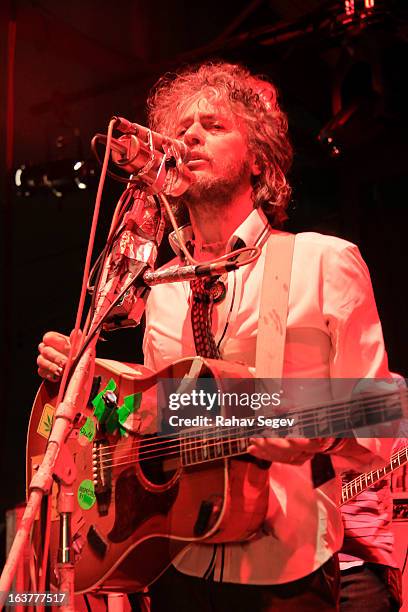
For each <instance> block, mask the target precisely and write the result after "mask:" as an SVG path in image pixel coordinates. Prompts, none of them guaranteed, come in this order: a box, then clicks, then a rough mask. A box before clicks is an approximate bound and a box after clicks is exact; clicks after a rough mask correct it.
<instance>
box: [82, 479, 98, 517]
mask: <svg viewBox="0 0 408 612" xmlns="http://www.w3.org/2000/svg"><path fill="white" fill-rule="evenodd" d="M95 501H96V497H95V488H94V484H93V482H92V480H83V481H82V482H81V484H80V485H79V487H78V504H79V505H80V506H81V508H82V509H83V510H89V509H90V508H92V506H93V505H94V503H95Z"/></svg>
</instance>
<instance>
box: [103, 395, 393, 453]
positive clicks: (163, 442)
mask: <svg viewBox="0 0 408 612" xmlns="http://www.w3.org/2000/svg"><path fill="white" fill-rule="evenodd" d="M382 410H383V409H382V406H379V407H378V408H377V406H376V405H375V404H373V405H372V406H371V407H370V411H369V412H370V415H373V414H374V413H376V412H380V413H381V412H382ZM367 411H368V409H367ZM336 421H340V422H342V421H343V422H344V421H345V419H344V418H341V419H336V418H333V419H332V424H333V427H335V423H336ZM366 426H367V425H366ZM349 429H353V427H352V425H351V424H350V423H348V427H347V428H346V429H344V426H343V433H346V432H347V431H348V430H349ZM234 430H235V431H234ZM204 431H205V430H204ZM264 431H265V428H264V427H261V426H257V427H254V428H251V427H248V428H246V429H244V428H242V427H235V428H228V437H227V434H226V433H225V432H224V431H223V430H222V429H217V430H216V431H214V428H211V429H208V430H207V437H206V439H205V440H204V441H203V443H202V444H200V439H201V438H202V436H203V433H201V434H200V435H199V436H194V434H193V433H188V434H186V433H185V432H184V433H181V434H178V437H177V438H170V439H157V437H155V438H154V439H155V442H149V443H146V442H145V441H146V440H149V439H150V440H151V439H152V438H151V437H148V438H145V439H144V440H142V443H143V445H142V446H143V451H142V453H141V454H144V455H149V454H150V457H151V458H154V457H155V455H153V454H152V453H154V452H155V450H156V449H157V450H162V449H163V448H166V449H171V448H177V449H178V448H179V444H180V441H182V442H183V444H184V447H185V448H186V450H187V451H189V450H190V449H189V448H188V444H189V445H190V447H191V448H193V447H194V449H195V450H200V448H204V447H208V446H211V444H210V440H211V439H215V440H216V442H215V443H214V444H213V446H217V445H219V444H220V440H221V443H224V444H227V443H228V442H229V441H231V442H233V441H235V440H238V439H242V440H245V439H247V438H248V437H254V435H255V434H257V433H258V434H261V433H263V432H264ZM321 433H322V432H321ZM337 433H341V430H337ZM204 435H205V434H204ZM189 436H190V439H188V437H189ZM237 436H238V437H237ZM274 437H276V438H278V437H282V436H274ZM297 437H299V436H297ZM312 437H319V436H317V435H316V434H315V435H314V436H312ZM320 437H321V436H320ZM139 440H140V438H139V439H138V441H139ZM109 449H114V451H113V452H112V451H111V450H109ZM124 450H126V449H124ZM118 452H120V449H119V451H118V449H117V445H111V446H109V447H108V446H101V448H100V450H99V458H100V459H102V458H106V457H110V456H113V455H114V454H115V453H116V454H117V453H118ZM160 456H162V454H161V455H160Z"/></svg>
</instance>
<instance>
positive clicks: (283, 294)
mask: <svg viewBox="0 0 408 612" xmlns="http://www.w3.org/2000/svg"><path fill="white" fill-rule="evenodd" d="M294 246H295V235H294V234H288V233H286V232H285V233H283V232H281V233H279V234H275V233H272V234H271V235H270V236H269V238H268V242H267V245H266V258H265V267H264V273H263V278H262V288H261V302H260V306H259V322H258V334H257V339H256V357H255V375H256V377H257V378H277V379H280V378H282V371H283V359H284V354H285V338H286V324H287V318H288V305H289V287H290V276H291V270H292V259H293V249H294Z"/></svg>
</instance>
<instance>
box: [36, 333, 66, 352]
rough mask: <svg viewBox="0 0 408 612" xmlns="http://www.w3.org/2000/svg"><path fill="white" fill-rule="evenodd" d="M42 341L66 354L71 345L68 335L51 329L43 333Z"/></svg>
mask: <svg viewBox="0 0 408 612" xmlns="http://www.w3.org/2000/svg"><path fill="white" fill-rule="evenodd" d="M42 343H43V344H45V345H47V346H51V347H52V348H54V349H55V350H56V351H59V352H60V353H63V354H64V355H68V353H69V349H70V346H71V344H70V341H69V338H68V336H64V334H60V333H59V332H53V331H51V332H47V333H46V334H44V337H43V341H42Z"/></svg>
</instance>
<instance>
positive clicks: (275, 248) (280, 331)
mask: <svg viewBox="0 0 408 612" xmlns="http://www.w3.org/2000/svg"><path fill="white" fill-rule="evenodd" d="M295 239H296V236H295V235H294V234H289V233H286V232H280V233H279V234H275V233H272V234H271V235H270V236H269V238H268V242H267V245H266V258H265V267H264V274H263V278H262V288H261V302H260V306H259V323H258V333H257V340H256V357H255V376H256V377H257V378H275V379H281V378H282V373H283V361H284V356H285V340H286V327H287V318H288V307H289V288H290V280H291V271H292V260H293V250H294V247H295ZM311 469H312V480H313V485H314V487H318V486H320V485H322V484H324V483H325V482H327V481H328V480H330V479H331V478H333V477H334V470H333V465H332V462H331V459H330V456H329V455H324V454H322V453H317V454H316V455H315V456H314V457H313V459H312V461H311Z"/></svg>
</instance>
